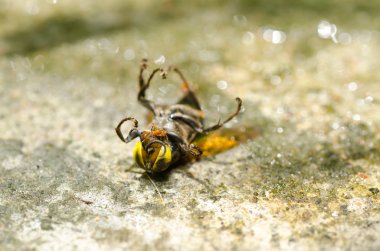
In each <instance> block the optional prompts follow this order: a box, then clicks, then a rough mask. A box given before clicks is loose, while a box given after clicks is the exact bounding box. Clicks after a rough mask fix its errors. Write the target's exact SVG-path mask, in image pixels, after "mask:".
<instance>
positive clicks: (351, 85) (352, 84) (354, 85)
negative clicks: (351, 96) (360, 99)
mask: <svg viewBox="0 0 380 251" xmlns="http://www.w3.org/2000/svg"><path fill="white" fill-rule="evenodd" d="M347 88H348V90H349V91H352V92H354V91H356V90H357V89H358V84H357V83H356V82H350V83H348V84H347Z"/></svg>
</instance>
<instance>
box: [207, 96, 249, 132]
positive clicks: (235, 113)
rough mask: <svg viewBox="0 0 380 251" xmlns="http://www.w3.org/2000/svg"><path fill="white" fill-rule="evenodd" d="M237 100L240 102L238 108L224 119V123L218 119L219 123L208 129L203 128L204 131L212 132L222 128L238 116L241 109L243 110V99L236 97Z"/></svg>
mask: <svg viewBox="0 0 380 251" xmlns="http://www.w3.org/2000/svg"><path fill="white" fill-rule="evenodd" d="M236 102H237V103H238V106H237V109H236V111H235V112H234V113H233V114H231V115H230V116H229V117H228V118H227V119H226V120H224V121H223V122H222V123H221V122H220V120H219V121H218V123H217V124H216V125H213V126H210V127H208V128H206V129H203V133H208V132H211V131H215V130H217V129H219V128H221V127H222V126H223V125H224V124H226V123H227V122H229V121H230V120H232V119H233V118H234V117H236V115H238V114H239V112H240V110H241V106H242V101H241V99H240V98H236Z"/></svg>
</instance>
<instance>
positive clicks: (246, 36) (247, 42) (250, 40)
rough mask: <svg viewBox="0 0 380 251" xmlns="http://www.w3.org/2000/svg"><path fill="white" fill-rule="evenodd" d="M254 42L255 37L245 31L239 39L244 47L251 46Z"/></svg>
mask: <svg viewBox="0 0 380 251" xmlns="http://www.w3.org/2000/svg"><path fill="white" fill-rule="evenodd" d="M254 40H255V35H254V34H253V33H252V32H250V31H247V32H246V33H244V35H243V37H242V39H241V41H242V43H243V44H245V45H250V44H252V43H253V41H254Z"/></svg>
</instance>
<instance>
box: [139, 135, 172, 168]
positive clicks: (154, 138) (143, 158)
mask: <svg viewBox="0 0 380 251" xmlns="http://www.w3.org/2000/svg"><path fill="white" fill-rule="evenodd" d="M165 138H166V135H165V137H163V136H162V135H160V134H159V133H158V132H157V131H152V132H149V131H144V132H143V133H142V137H141V140H140V141H139V142H137V143H136V146H135V149H134V150H133V157H134V159H135V161H136V163H137V164H138V165H139V166H140V167H141V168H143V169H145V170H146V171H148V172H152V173H158V172H162V171H165V170H166V169H167V168H168V167H169V165H170V162H171V160H172V152H171V149H170V146H169V144H168V142H167V140H165Z"/></svg>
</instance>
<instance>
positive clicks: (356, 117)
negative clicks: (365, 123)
mask: <svg viewBox="0 0 380 251" xmlns="http://www.w3.org/2000/svg"><path fill="white" fill-rule="evenodd" d="M352 119H353V120H355V121H360V115H359V114H354V115H353V116H352Z"/></svg>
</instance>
